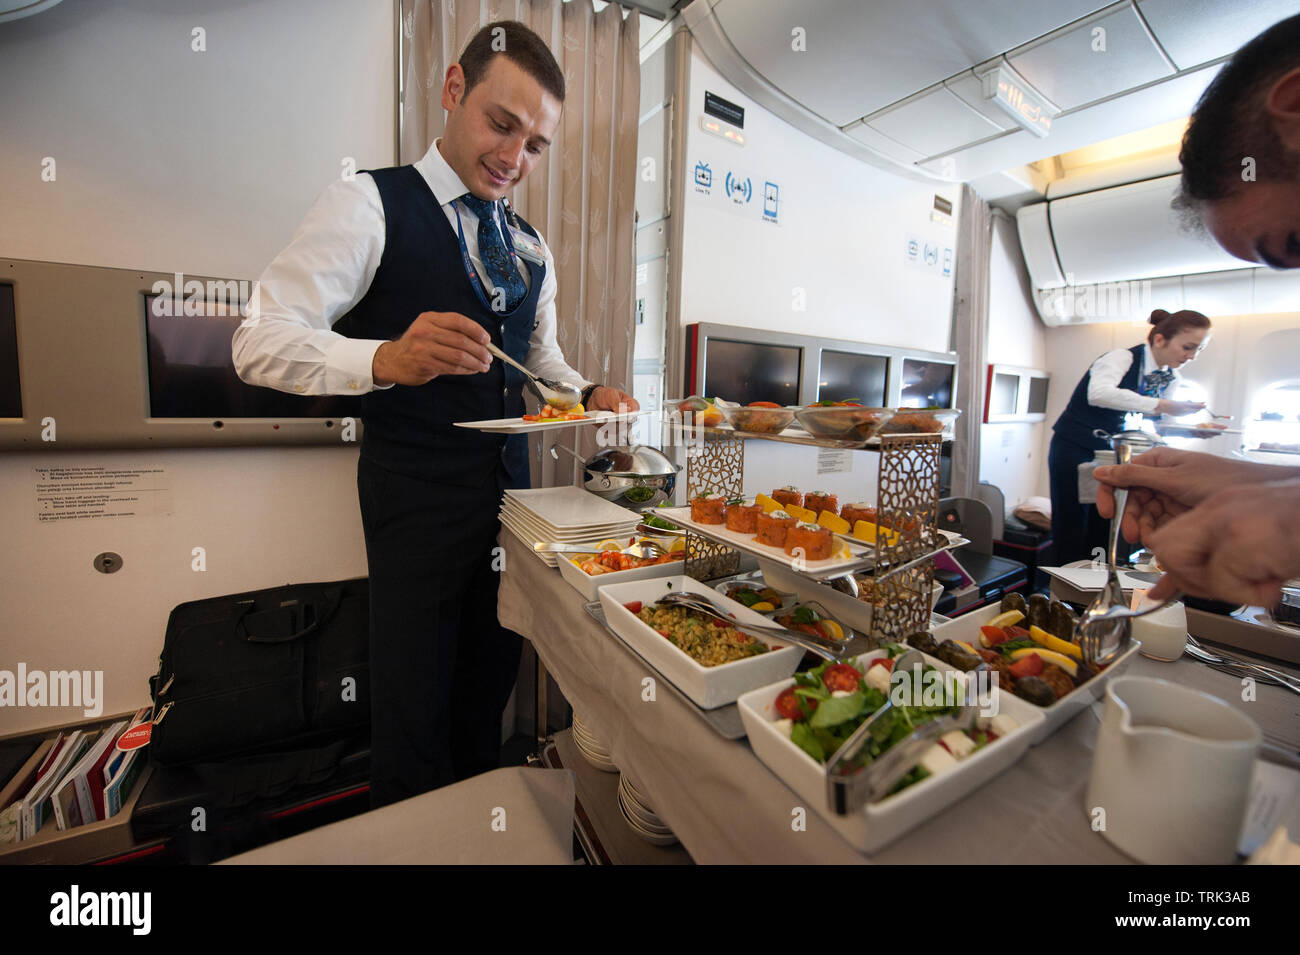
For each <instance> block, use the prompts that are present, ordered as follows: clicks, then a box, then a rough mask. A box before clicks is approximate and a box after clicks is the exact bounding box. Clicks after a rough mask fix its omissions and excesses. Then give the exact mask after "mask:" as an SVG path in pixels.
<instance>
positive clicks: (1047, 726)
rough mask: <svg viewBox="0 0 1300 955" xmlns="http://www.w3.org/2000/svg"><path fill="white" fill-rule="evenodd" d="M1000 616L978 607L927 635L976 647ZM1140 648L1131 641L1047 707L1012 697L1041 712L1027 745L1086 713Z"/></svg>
mask: <svg viewBox="0 0 1300 955" xmlns="http://www.w3.org/2000/svg"><path fill="white" fill-rule="evenodd" d="M1001 612H1002V611H1001V608H1000V606H999V605H998V604H993V605H992V606H988V607H981V608H980V609H979V610H976V611H973V612H971V613H968V614H965V615H964V616H961V617H954V618H953V619H952V620H949V621H948V622H947V623H944V624H940V625H939V626H937V627H935V628H933V629H932V630H931V631H930V632H931V633H932V634H934V638H935V639H936V640H939V641H941V642H942V641H944V640H964V641H966V642H967V643H969V644H971V645H972V646H975V647H978V646H979V645H980V644H979V638H980V627H982V626H984V625H985V624H986V623H988V622H989V621H990V620H992V619H993V618H994V617H996V616H997V615H998V614H999V613H1001ZM1141 646H1142V644H1141V643H1140V642H1139V641H1137V640H1134V641H1133V642H1131V643H1130V644H1129V646H1128V649H1127V650H1125V651H1124V654H1123V656H1121V657H1120V658H1119V659H1118V660H1116V661H1115V662H1114V663H1112V664H1111V665H1110V666H1108V667H1106V669H1105V670H1103V671H1102V672H1101V673H1100V674H1098V675H1097V676H1095V677H1093V678H1092V679H1091V680H1089V681H1087V682H1086V683H1084V684H1083V686H1080V687H1076V688H1075V690H1074V692H1072V693H1069V694H1067V695H1065V696H1063V697H1061V698H1060V699H1059V700H1057V701H1056V702H1055V703H1053V704H1052V705H1051V706H1046V707H1043V706H1034V705H1033V704H1032V703H1029V702H1028V701H1025V700H1021V699H1020V698H1019V697H1014V699H1015V700H1016V702H1017V703H1023V704H1024V705H1025V706H1034V709H1036V710H1038V711H1039V712H1041V713H1042V714H1043V716H1044V717H1045V720H1044V722H1043V725H1042V726H1041V727H1039V729H1038V734H1037V735H1036V736H1035V737H1034V739H1033V742H1032V743H1031V745H1033V746H1037V745H1038V744H1039V743H1041V742H1042V741H1043V740H1045V739H1047V737H1049V736H1051V735H1052V734H1053V733H1055V732H1056V731H1057V730H1059V729H1060V728H1061V727H1062V726H1064V725H1065V724H1066V723H1068V722H1070V720H1072V719H1074V718H1075V717H1076V716H1078V715H1079V713H1081V712H1082V711H1083V710H1085V709H1087V708H1088V706H1089V705H1091V703H1092V701H1093V700H1096V699H1100V698H1101V694H1102V693H1103V692H1104V691H1105V689H1106V684H1107V683H1109V682H1110V681H1111V680H1112V679H1114V678H1115V677H1116V676H1118V675H1119V674H1121V673H1123V672H1124V671H1125V670H1127V669H1128V668H1129V665H1130V664H1131V663H1132V662H1133V659H1134V657H1136V656H1137V652H1138V648H1139V647H1141ZM1003 695H1004V697H1010V696H1011V694H1009V693H1008V694H1003Z"/></svg>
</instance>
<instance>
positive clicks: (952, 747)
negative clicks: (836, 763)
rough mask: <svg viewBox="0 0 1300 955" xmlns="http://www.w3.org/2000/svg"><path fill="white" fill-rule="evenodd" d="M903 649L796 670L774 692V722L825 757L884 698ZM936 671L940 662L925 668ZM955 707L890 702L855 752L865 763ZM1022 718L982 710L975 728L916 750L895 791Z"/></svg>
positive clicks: (806, 748) (814, 754) (1011, 727)
mask: <svg viewBox="0 0 1300 955" xmlns="http://www.w3.org/2000/svg"><path fill="white" fill-rule="evenodd" d="M905 649H906V648H905V647H903V646H901V645H899V644H892V645H890V646H888V647H886V648H885V651H886V653H887V654H888V655H887V656H884V657H879V658H876V659H874V660H869V659H867V658H865V657H864V658H860V659H858V660H857V661H856V663H853V664H850V663H823V664H821V665H820V666H817V667H814V668H813V669H811V670H806V671H804V672H802V673H796V674H795V677H794V684H793V685H792V686H790V687H787V688H786V689H785V690H783V691H782V692H781V693H780V694H779V695H778V696H777V698H776V701H775V703H774V709H775V710H776V719H775V720H774V721H773V722H774V725H775V726H777V727H778V728H779V729H780V730H781V731H782V732H784V733H786V734H787V735H788V736H789V739H790V741H791V742H792V743H794V744H795V745H796V746H798V747H799V748H800V749H802V750H803V751H804V752H805V753H807V754H808V756H809V757H811V758H812V759H815V760H816V761H817V762H818V763H823V764H824V763H825V762H826V761H827V760H828V759H830V757H831V756H832V755H834V753H835V752H836V751H837V750H838V749H839V748H840V746H842V745H843V744H844V742H845V741H846V740H847V739H848V738H849V737H850V736H851V735H852V734H853V732H854V730H856V729H857V728H858V727H859V726H860V725H861V724H862V722H863V721H864V720H865V719H866V718H867V717H869V716H871V715H872V714H873V713H875V712H876V711H877V710H879V709H880V708H881V707H883V706H884V705H885V702H886V700H888V698H889V687H890V672H891V670H892V669H893V665H894V658H895V657H896V656H898V654H899V653H901V652H903V651H904V650H905ZM934 672H935V668H934V667H930V666H926V667H924V668H923V669H922V673H923V674H926V673H934ZM952 712H954V707H953V706H951V705H947V704H946V703H944V704H941V705H937V706H925V705H915V706H913V705H901V706H897V705H896V706H893V707H891V708H890V709H889V710H888V711H887V712H885V713H884V714H882V715H881V717H880V718H879V719H878V720H876V722H875V723H873V724H872V731H871V735H870V736H869V737H868V739H867V741H866V742H865V743H864V745H863V747H862V750H861V751H860V752H859V754H858V757H857V759H858V762H859V764H860V766H861V767H864V768H865V767H866V766H868V765H870V764H871V763H872V762H873V761H874V760H876V759H878V758H879V757H880V756H881V755H883V754H884V753H885V752H887V751H888V750H889V748H890V747H891V746H893V745H894V744H895V743H897V742H899V741H900V740H902V739H903V738H904V737H906V736H908V735H910V734H911V732H912V731H913V730H914V729H915V728H916V727H917V726H918V725H921V724H924V723H927V722H930V721H932V720H935V719H939V718H940V717H942V716H946V715H948V714H950V713H952ZM1017 726H1018V724H1017V723H1016V721H1015V720H1014V719H1012V718H1011V717H1009V716H1006V715H1005V714H999V715H998V716H996V717H993V718H985V717H980V718H979V719H977V721H976V724H975V727H974V728H973V729H970V730H953V731H951V732H949V733H946V734H944V735H943V736H942V737H940V738H939V740H938V742H936V743H935V744H934V745H932V746H931V747H930V748H929V749H927V750H925V751H924V752H923V753H922V754H921V755H920V756H919V757H918V760H917V765H916V766H915V767H913V768H912V769H911V770H910V771H909V772H908V773H907V775H905V776H904V777H903V778H902V779H901V780H899V782H898V783H897V784H896V785H895V786H894V788H893V789H892V790H891V792H890V795H892V794H893V793H896V792H898V791H900V790H902V789H906V788H907V787H908V786H912V785H915V784H916V783H918V782H920V781H921V780H922V779H925V778H926V777H928V776H933V775H937V774H939V773H942V772H944V771H946V770H948V769H951V768H952V767H953V766H956V765H957V764H958V762H960V761H961V760H963V759H967V758H969V757H970V756H971V755H972V754H974V753H976V752H978V751H979V750H981V749H983V748H984V747H986V746H989V745H992V744H994V743H995V742H996V741H997V740H998V739H1000V738H1001V737H1003V736H1005V735H1007V734H1008V733H1010V732H1012V731H1013V730H1015V729H1016V728H1017ZM886 798H887V797H886Z"/></svg>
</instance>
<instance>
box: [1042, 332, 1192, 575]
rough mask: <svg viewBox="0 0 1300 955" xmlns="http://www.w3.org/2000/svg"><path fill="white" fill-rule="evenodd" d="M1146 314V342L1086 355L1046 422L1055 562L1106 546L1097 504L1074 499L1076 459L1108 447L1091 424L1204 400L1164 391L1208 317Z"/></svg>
mask: <svg viewBox="0 0 1300 955" xmlns="http://www.w3.org/2000/svg"><path fill="white" fill-rule="evenodd" d="M1148 321H1150V323H1151V325H1152V326H1154V327H1153V328H1152V329H1151V331H1150V332H1149V333H1148V334H1147V341H1146V344H1144V345H1134V346H1133V347H1132V348H1117V349H1116V350H1115V351H1112V352H1107V353H1106V354H1104V355H1102V356H1101V357H1100V358H1098V359H1097V360H1096V361H1095V362H1093V363H1092V367H1091V368H1089V369H1088V373H1087V374H1086V375H1084V376H1083V379H1082V380H1081V381H1080V382H1079V384H1078V385H1077V386H1076V387H1075V389H1074V394H1073V395H1071V396H1070V402H1069V404H1067V405H1066V406H1065V411H1064V412H1062V414H1061V417H1060V418H1058V419H1057V420H1056V424H1055V425H1054V426H1053V430H1054V431H1055V434H1053V435H1052V444H1051V448H1050V450H1049V451H1048V455H1047V470H1048V475H1049V478H1050V481H1051V493H1052V538H1053V540H1054V541H1055V544H1056V562H1057V563H1058V564H1066V563H1069V562H1070V561H1073V560H1083V559H1086V558H1089V557H1091V556H1092V554H1093V551H1094V549H1095V548H1098V547H1100V548H1105V546H1106V530H1107V522H1105V521H1103V520H1102V519H1101V516H1100V515H1099V514H1098V513H1097V508H1096V505H1093V504H1081V503H1079V465H1080V464H1082V463H1084V462H1085V461H1091V460H1092V459H1093V452H1095V451H1100V450H1105V449H1108V448H1109V447H1110V445H1109V444H1108V443H1107V442H1105V441H1102V440H1101V439H1100V438H1098V437H1097V436H1096V435H1095V434H1093V432H1094V431H1097V430H1101V431H1104V432H1106V433H1107V434H1114V433H1115V432H1117V431H1121V430H1123V427H1124V415H1125V414H1126V413H1129V412H1142V413H1143V414H1148V415H1157V414H1167V415H1185V414H1191V413H1192V412H1193V411H1199V410H1201V409H1202V408H1203V407H1205V405H1204V404H1203V403H1201V402H1198V401H1172V400H1170V399H1168V398H1166V397H1164V395H1165V393H1166V392H1167V391H1169V390H1170V388H1171V386H1172V385H1173V383H1174V381H1175V379H1176V378H1177V377H1178V375H1177V372H1175V371H1174V369H1175V368H1177V367H1178V366H1179V365H1182V364H1184V363H1185V362H1189V361H1191V360H1192V359H1193V358H1195V357H1196V354H1197V352H1199V351H1200V350H1201V348H1202V347H1203V346H1204V344H1205V339H1206V337H1207V336H1208V335H1209V334H1210V320H1209V319H1208V318H1206V317H1205V316H1204V315H1202V314H1201V313H1200V312H1193V311H1181V312H1174V313H1173V314H1172V315H1171V314H1170V313H1169V312H1166V311H1165V310H1164V309H1160V308H1158V309H1156V310H1155V311H1154V312H1152V313H1151V318H1150V319H1148Z"/></svg>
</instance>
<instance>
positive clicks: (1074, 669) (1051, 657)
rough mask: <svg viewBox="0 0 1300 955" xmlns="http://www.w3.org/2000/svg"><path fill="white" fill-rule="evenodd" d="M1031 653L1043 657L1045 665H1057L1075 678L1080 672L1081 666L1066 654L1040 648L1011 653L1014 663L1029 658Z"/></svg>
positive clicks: (1029, 648) (1026, 648)
mask: <svg viewBox="0 0 1300 955" xmlns="http://www.w3.org/2000/svg"><path fill="white" fill-rule="evenodd" d="M1031 653H1036V654H1038V655H1039V656H1040V657H1042V659H1043V662H1044V663H1055V664H1056V665H1057V666H1058V667H1060V668H1061V669H1062V670H1064V671H1065V672H1066V673H1068V674H1070V676H1074V675H1076V674H1077V673H1078V672H1079V665H1078V664H1077V663H1075V662H1074V661H1073V660H1071V659H1070V658H1069V657H1067V656H1066V655H1065V654H1063V653H1057V652H1056V651H1055V650H1040V649H1039V648H1038V647H1024V648H1023V649H1020V650H1013V651H1012V653H1011V659H1012V660H1013V661H1015V660H1019V659H1021V658H1023V657H1027V656H1029V654H1031Z"/></svg>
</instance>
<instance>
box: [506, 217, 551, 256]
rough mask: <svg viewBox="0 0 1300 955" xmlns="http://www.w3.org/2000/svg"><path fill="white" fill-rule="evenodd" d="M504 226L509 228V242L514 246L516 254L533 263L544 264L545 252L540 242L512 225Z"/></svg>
mask: <svg viewBox="0 0 1300 955" xmlns="http://www.w3.org/2000/svg"><path fill="white" fill-rule="evenodd" d="M506 228H508V229H509V230H510V244H511V245H513V246H514V248H515V254H516V255H518V256H519V257H520V258H521V259H527V260H528V261H529V262H532V263H533V264H534V265H545V264H546V253H545V252H543V251H542V244H541V243H540V242H538V241H537V240H536V239H534V238H533V237H532V236H531V235H529V234H528V233H527V232H525V231H523V230H522V229H516V228H515V227H514V226H512V225H510V226H506Z"/></svg>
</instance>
